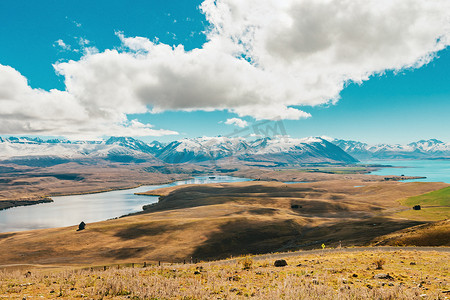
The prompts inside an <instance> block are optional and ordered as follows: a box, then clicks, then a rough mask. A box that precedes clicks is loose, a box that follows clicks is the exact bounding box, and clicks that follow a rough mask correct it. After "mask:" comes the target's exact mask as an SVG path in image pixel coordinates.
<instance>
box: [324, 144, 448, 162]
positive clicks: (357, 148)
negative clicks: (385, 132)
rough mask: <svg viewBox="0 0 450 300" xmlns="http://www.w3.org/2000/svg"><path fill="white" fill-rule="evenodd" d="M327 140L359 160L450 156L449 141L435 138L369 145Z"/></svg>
mask: <svg viewBox="0 0 450 300" xmlns="http://www.w3.org/2000/svg"><path fill="white" fill-rule="evenodd" d="M329 141H330V142H332V143H333V144H335V145H337V146H338V147H340V148H341V149H342V150H344V151H345V152H347V153H348V154H350V155H351V156H353V157H355V158H356V159H358V160H361V161H365V160H397V159H439V158H446V159H447V158H450V143H444V142H442V141H439V140H436V139H429V140H420V141H417V142H413V143H409V144H407V145H399V144H393V145H391V144H377V145H369V144H366V143H363V142H358V141H348V140H338V139H329Z"/></svg>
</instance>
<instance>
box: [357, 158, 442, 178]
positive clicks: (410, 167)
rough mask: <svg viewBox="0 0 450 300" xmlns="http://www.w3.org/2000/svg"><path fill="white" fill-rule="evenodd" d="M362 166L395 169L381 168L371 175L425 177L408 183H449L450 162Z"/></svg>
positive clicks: (388, 163) (384, 163)
mask: <svg viewBox="0 0 450 300" xmlns="http://www.w3.org/2000/svg"><path fill="white" fill-rule="evenodd" d="M364 164H383V165H392V166H395V167H397V168H382V169H380V170H378V171H375V172H372V173H370V174H373V175H397V176H400V175H405V176H425V177H427V178H425V179H414V180H409V181H427V182H446V183H450V160H394V161H387V160H378V161H369V162H364Z"/></svg>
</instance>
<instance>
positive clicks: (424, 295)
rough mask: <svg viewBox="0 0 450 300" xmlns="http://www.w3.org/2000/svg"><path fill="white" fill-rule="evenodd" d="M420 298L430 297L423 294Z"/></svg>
mask: <svg viewBox="0 0 450 300" xmlns="http://www.w3.org/2000/svg"><path fill="white" fill-rule="evenodd" d="M420 297H422V298H425V297H428V296H427V294H422V295H420Z"/></svg>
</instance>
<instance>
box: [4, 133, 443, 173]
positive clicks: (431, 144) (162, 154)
mask: <svg viewBox="0 0 450 300" xmlns="http://www.w3.org/2000/svg"><path fill="white" fill-rule="evenodd" d="M449 157H450V143H444V142H442V141H439V140H435V139H430V140H421V141H418V142H414V143H410V144H408V145H389V144H380V145H373V146H372V145H368V144H366V143H362V142H357V141H346V140H338V139H325V138H319V137H309V138H302V139H294V138H287V137H276V138H268V137H267V138H259V139H254V140H247V139H245V138H228V137H201V138H193V139H189V138H185V139H181V140H177V141H173V142H170V143H167V144H164V143H160V142H158V141H153V142H151V143H145V142H143V141H141V140H138V139H134V138H131V137H111V138H109V139H107V140H101V141H69V140H61V139H49V140H42V139H40V138H30V137H7V138H5V137H4V138H1V137H0V160H3V161H4V162H11V163H18V164H24V165H31V166H34V165H42V164H44V165H48V164H50V165H52V164H60V163H65V162H70V161H85V162H93V161H98V160H105V161H112V162H125V163H128V162H134V163H140V162H165V163H203V162H208V161H212V160H213V161H223V162H226V161H228V160H231V159H232V160H237V161H242V162H250V163H257V162H266V163H273V164H279V165H290V164H298V163H322V162H326V163H354V162H357V161H358V160H361V161H364V160H372V159H375V160H378V159H379V160H383V159H386V160H387V159H436V158H449Z"/></svg>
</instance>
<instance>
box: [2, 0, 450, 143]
mask: <svg viewBox="0 0 450 300" xmlns="http://www.w3.org/2000/svg"><path fill="white" fill-rule="evenodd" d="M200 4H201V1H132V2H129V1H111V0H109V1H86V0H81V1H62V0H53V1H49V0H45V1H24V0H14V1H11V0H3V1H1V2H0V25H1V26H0V39H1V46H0V64H1V65H4V66H10V67H12V68H14V69H15V70H16V71H18V72H19V73H20V74H21V75H22V76H24V77H25V78H26V79H27V81H28V85H29V86H30V87H31V88H33V89H43V90H45V91H50V90H51V89H58V90H61V91H64V90H65V88H66V87H65V84H64V76H62V75H61V74H60V75H58V74H57V73H56V72H55V69H54V66H53V64H55V63H58V62H60V63H63V62H68V61H70V60H72V61H74V62H78V61H80V60H82V59H83V58H82V57H83V56H84V55H86V51H89V47H95V51H97V52H99V53H103V52H104V51H105V50H107V49H119V51H122V50H121V49H123V41H121V39H120V38H119V37H118V34H117V33H118V32H121V33H123V35H124V36H125V37H144V38H147V39H148V40H150V41H153V42H154V43H161V44H167V45H170V46H176V45H180V44H181V45H183V46H184V50H185V51H189V50H192V49H196V48H202V46H203V45H204V44H205V43H206V41H207V39H208V38H207V32H210V30H211V24H210V21H211V20H207V18H206V17H205V14H204V13H202V11H201V10H200V9H199V8H198V7H199V5H200ZM433 32H434V31H433ZM59 40H60V41H62V42H63V43H64V44H61V43H59V44H58V41H59ZM441 48H444V50H440V51H438V52H437V55H436V57H435V58H434V59H433V60H431V62H429V63H428V64H426V65H424V66H421V67H420V68H405V69H402V70H400V71H399V72H393V71H391V70H390V69H392V67H391V65H389V64H392V62H389V64H387V63H386V64H387V65H386V69H387V71H385V72H382V73H381V74H375V75H372V76H371V77H370V79H369V80H367V81H363V82H362V83H350V84H348V85H347V86H346V87H345V88H344V89H343V90H342V91H340V92H339V100H338V101H337V102H336V103H330V102H329V101H325V100H322V102H320V101H319V102H317V101H316V102H315V103H317V105H313V106H311V105H308V104H307V103H310V102H312V101H313V100H311V101H310V102H308V101H309V100H308V101H306V100H305V101H304V102H300V103H299V105H292V104H289V106H288V107H292V108H295V109H299V110H301V111H303V112H306V113H308V114H310V115H311V117H309V118H303V117H298V118H299V119H297V120H293V119H295V117H287V118H286V119H285V120H284V121H283V122H284V124H285V127H286V130H287V132H288V134H290V135H291V136H292V137H306V136H322V135H325V136H330V137H336V138H343V139H353V140H361V141H365V142H369V143H384V142H386V143H408V142H412V141H415V140H419V139H428V138H437V139H441V140H443V141H446V142H448V141H450V132H449V130H448V129H449V128H450V118H449V117H448V112H449V111H450V49H449V48H448V47H447V46H446V45H445V46H443V47H441ZM92 49H94V48H92ZM399 51H401V48H399ZM431 52H432V51H431ZM424 54H426V53H424ZM399 55H400V56H401V53H400V54H399ZM369 58H370V57H369ZM248 60H249V61H250V59H248ZM302 62H304V61H302ZM399 64H400V65H405V64H407V63H403V62H402V63H399ZM377 70H378V69H377ZM375 73H379V72H375ZM77 74H78V73H77ZM77 76H78V75H77ZM300 77H301V76H300ZM280 80H281V79H280ZM205 84H208V82H206V83H205ZM3 88H5V87H3ZM290 90H291V89H289V91H290ZM183 92H184V91H182V93H183ZM299 97H301V96H299ZM313 98H314V97H311V99H313ZM314 99H315V98H314ZM30 101H31V100H30ZM124 101H126V100H124ZM243 101H246V100H243ZM314 101H315V100H314ZM177 105H178V104H177ZM183 105H186V104H183ZM202 105H205V104H202ZM258 105H259V104H258ZM207 106H208V110H210V111H203V109H204V106H202V107H201V109H200V110H196V109H197V106H195V107H194V108H193V109H194V111H190V112H187V111H180V108H179V107H180V106H176V107H165V106H164V107H163V108H164V109H162V112H160V113H148V112H145V111H143V112H142V113H140V112H139V111H138V109H133V110H126V112H123V114H125V115H126V116H127V118H128V120H133V119H135V120H138V121H139V122H140V123H142V124H147V123H149V124H152V126H153V127H152V128H154V129H165V130H170V131H174V132H178V133H179V134H178V135H162V136H159V137H156V138H155V137H152V136H141V137H140V138H141V139H143V140H146V141H150V140H153V139H158V140H162V141H169V140H173V139H179V138H182V137H197V136H204V135H206V136H215V135H226V134H228V133H229V132H231V131H233V130H234V129H235V128H236V127H235V126H233V125H227V124H225V121H226V120H227V119H230V118H236V117H239V118H241V119H242V120H245V121H247V122H248V123H249V124H251V123H252V122H254V121H255V118H261V117H259V115H255V114H253V113H250V114H248V115H246V113H243V112H242V111H243V110H240V108H238V109H236V110H233V109H228V110H226V109H225V110H224V109H223V107H220V105H218V104H217V103H214V104H211V106H209V105H207ZM259 107H260V106H255V110H258V109H259ZM182 108H185V106H182ZM0 109H1V108H0ZM189 109H191V108H190V107H189ZM238 115H240V116H238ZM25 118H26V117H25ZM23 121H24V122H25V121H26V120H23ZM58 122H59V121H58ZM52 132H53V131H52ZM55 132H56V131H55ZM13 133H14V132H0V134H13ZM17 134H21V133H20V132H18V133H17ZM22 134H25V135H30V134H27V133H22ZM36 134H38V135H42V136H48V135H52V134H51V132H50V131H49V132H46V131H41V132H37V133H36ZM56 135H58V134H56ZM106 135H109V134H106Z"/></svg>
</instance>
